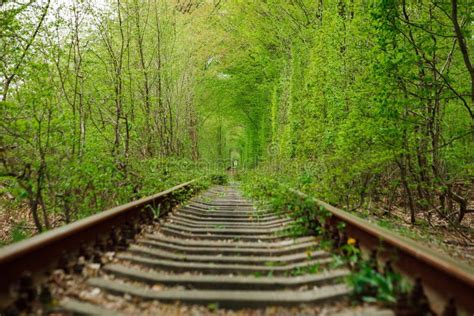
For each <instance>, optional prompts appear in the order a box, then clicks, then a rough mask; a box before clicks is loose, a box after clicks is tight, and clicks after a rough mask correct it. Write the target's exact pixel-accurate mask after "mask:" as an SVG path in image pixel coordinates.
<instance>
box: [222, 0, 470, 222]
mask: <svg viewBox="0 0 474 316" xmlns="http://www.w3.org/2000/svg"><path fill="white" fill-rule="evenodd" d="M472 5H473V3H472V1H456V0H452V1H437V0H429V1H395V0H389V1H374V2H371V1H325V2H322V1H257V2H255V1H233V2H232V3H229V5H228V10H229V11H228V12H227V14H226V15H225V16H224V17H223V18H222V19H221V23H222V24H223V26H224V28H225V29H226V30H229V31H228V32H229V34H230V36H229V38H228V41H229V46H230V47H234V48H235V49H234V50H233V51H232V53H233V57H232V61H229V62H228V64H226V65H225V69H226V70H225V71H226V73H228V74H229V75H230V79H229V80H228V81H230V82H232V83H228V84H227V85H228V86H229V87H230V90H225V89H222V87H219V91H220V93H221V94H222V95H226V96H228V95H232V94H237V95H236V96H235V98H234V103H235V107H236V108H238V109H240V110H241V111H242V112H243V113H244V114H245V115H247V116H248V117H249V119H248V127H247V130H246V131H247V134H248V135H249V137H248V139H249V140H251V141H247V142H246V147H243V148H242V151H243V152H244V154H243V156H244V157H248V159H249V164H254V163H255V162H261V163H260V167H261V173H260V174H266V175H267V176H269V177H271V178H278V179H279V180H280V181H284V179H285V178H286V179H287V180H288V181H290V182H293V183H294V184H296V185H299V186H302V187H303V188H304V189H305V190H308V191H311V192H312V193H314V194H316V195H318V196H320V197H322V198H323V199H325V200H327V201H329V202H331V203H333V204H336V205H340V206H343V207H345V208H346V209H349V210H351V209H355V208H358V207H360V206H362V205H364V204H372V205H373V204H376V205H382V206H383V207H384V208H386V210H387V211H388V212H390V210H391V209H392V207H393V206H395V205H398V206H402V207H404V208H405V209H407V210H408V212H409V214H410V217H411V221H412V223H415V220H416V214H418V213H421V212H423V213H424V214H427V216H429V214H433V213H434V214H437V215H439V216H442V217H445V218H446V219H448V220H449V221H451V222H461V221H462V219H463V217H464V216H465V214H466V213H467V212H472V211H473V209H472V206H469V202H470V195H472V181H473V176H474V169H473V166H474V164H473V162H474V150H473V148H474V147H473V140H474V134H473V132H474V129H473V128H474V125H473V119H474V117H473V110H474V99H473V97H474V90H473V87H474V86H473V83H474V76H473V74H474V72H473V66H472V63H473V57H472V54H473V51H474V45H473V40H472V39H473V32H472V31H473V29H472V26H473V23H472Z"/></svg>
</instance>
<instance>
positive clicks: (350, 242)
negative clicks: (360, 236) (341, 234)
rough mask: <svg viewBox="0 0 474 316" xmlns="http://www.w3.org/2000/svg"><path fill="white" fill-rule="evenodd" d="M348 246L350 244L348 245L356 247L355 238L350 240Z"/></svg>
mask: <svg viewBox="0 0 474 316" xmlns="http://www.w3.org/2000/svg"><path fill="white" fill-rule="evenodd" d="M347 244H348V245H351V246H354V245H355V244H356V240H355V238H349V239H348V240H347Z"/></svg>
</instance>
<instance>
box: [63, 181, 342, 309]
mask: <svg viewBox="0 0 474 316" xmlns="http://www.w3.org/2000/svg"><path fill="white" fill-rule="evenodd" d="M290 225H291V219H290V218H289V216H288V214H275V213H273V212H271V211H270V210H258V209H256V208H255V207H254V205H253V204H252V203H251V202H249V201H248V200H246V199H245V198H244V197H243V196H242V195H241V193H240V191H239V189H238V187H236V186H216V187H213V188H211V189H209V190H208V191H206V192H204V193H202V194H200V195H199V196H197V197H195V198H192V199H191V200H189V201H188V202H187V203H186V204H184V205H182V206H180V207H178V208H177V209H175V210H173V212H171V213H170V214H167V215H166V216H165V217H164V218H163V219H161V220H160V222H159V224H156V225H155V226H153V227H154V229H153V230H151V231H150V230H149V231H148V232H144V233H141V234H140V235H138V236H137V237H136V238H135V240H134V241H133V242H132V243H131V244H130V245H129V246H128V248H126V250H124V251H122V252H118V253H116V254H115V256H114V259H113V260H112V261H110V262H109V263H107V264H105V265H103V266H102V267H101V268H100V271H99V273H97V274H96V275H95V276H93V277H89V278H88V279H87V280H86V281H85V286H88V287H89V288H90V289H100V292H101V293H107V295H106V296H105V297H106V298H105V299H104V300H105V302H101V301H100V300H94V299H87V298H85V299H84V298H77V297H69V298H65V299H63V301H62V308H63V309H64V310H67V311H70V312H73V313H84V314H94V313H95V314H106V311H110V314H113V313H114V312H115V314H120V313H124V314H127V313H129V312H130V311H128V312H127V311H126V310H125V311H124V310H120V308H119V307H117V306H119V305H120V304H118V305H114V304H112V302H114V299H113V298H114V296H115V297H120V298H122V297H127V299H128V300H129V301H132V302H133V304H134V305H136V306H138V307H137V308H139V306H141V305H140V304H141V302H149V301H154V302H168V303H169V302H180V304H185V305H186V304H204V305H207V306H209V305H211V304H212V305H213V306H218V307H219V308H220V307H223V308H254V307H267V306H274V305H275V306H277V305H278V306H289V305H300V304H316V305H317V304H323V303H328V302H333V301H338V300H341V299H345V298H347V296H348V295H349V294H350V289H349V288H348V286H347V285H346V284H345V283H344V280H343V278H344V277H346V276H347V275H348V274H349V271H348V270H346V269H332V268H331V262H332V257H331V255H330V254H329V253H328V252H326V251H324V250H321V249H320V247H319V243H318V240H317V239H316V238H314V237H312V236H307V237H299V238H293V237H292V236H291V235H290V231H289V227H290ZM145 312H146V311H145Z"/></svg>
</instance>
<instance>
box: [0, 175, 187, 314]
mask: <svg viewBox="0 0 474 316" xmlns="http://www.w3.org/2000/svg"><path fill="white" fill-rule="evenodd" d="M195 181H196V180H192V181H189V182H186V183H182V184H180V185H177V186H175V187H173V188H171V189H168V190H166V191H163V192H160V193H157V194H155V195H152V196H149V197H145V198H142V199H139V200H136V201H133V202H130V203H127V204H124V205H121V206H117V207H114V208H112V209H109V210H106V211H104V212H101V213H98V214H96V215H92V216H90V217H87V218H85V219H82V220H79V221H77V222H74V223H72V224H68V225H65V226H62V227H59V228H56V229H53V230H51V231H49V232H46V233H43V234H40V235H37V236H35V237H33V238H30V239H27V240H24V241H21V242H18V243H16V244H13V245H10V246H7V247H5V248H3V249H1V250H0V311H1V310H2V309H3V308H5V307H6V306H8V305H9V304H11V303H12V302H13V301H14V300H15V299H18V292H19V287H20V288H21V287H22V286H24V285H25V284H23V285H22V284H21V283H22V282H23V283H27V284H28V286H30V287H32V286H33V285H34V284H35V283H37V282H38V281H40V280H41V279H43V278H44V277H45V273H47V271H48V270H50V269H52V268H54V267H57V265H58V261H59V262H60V261H61V260H63V261H64V260H66V261H67V260H68V258H69V259H73V258H74V257H75V256H77V254H80V253H81V252H87V249H90V248H92V247H93V246H94V247H99V248H100V247H102V248H104V247H109V246H112V247H116V246H117V245H119V244H120V243H124V242H126V239H127V238H131V237H132V236H133V235H134V234H135V233H137V232H138V229H139V228H138V226H139V224H140V223H142V222H143V221H151V220H152V219H153V216H154V215H153V209H156V208H160V209H165V211H166V210H168V209H169V208H170V207H171V206H172V204H174V203H176V199H175V198H176V196H175V195H176V194H177V193H179V192H182V191H183V190H189V189H190V188H191V186H192V184H193V183H195ZM25 278H27V280H26V281H24V279H25ZM22 279H23V281H21V280H22ZM19 283H20V284H19Z"/></svg>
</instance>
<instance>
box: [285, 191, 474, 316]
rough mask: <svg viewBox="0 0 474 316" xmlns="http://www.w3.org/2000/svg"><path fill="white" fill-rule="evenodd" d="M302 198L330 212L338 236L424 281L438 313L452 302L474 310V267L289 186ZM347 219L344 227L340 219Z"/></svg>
mask: <svg viewBox="0 0 474 316" xmlns="http://www.w3.org/2000/svg"><path fill="white" fill-rule="evenodd" d="M290 191H291V192H292V193H294V194H296V195H297V196H298V197H299V198H302V199H305V200H308V199H310V200H312V201H313V202H314V203H315V204H316V205H317V206H319V207H323V208H324V209H325V210H327V211H328V212H329V213H330V214H331V217H330V220H329V223H330V226H331V227H332V229H333V231H334V232H336V233H337V234H338V235H339V236H338V237H337V238H340V239H343V238H348V237H351V238H355V239H356V240H357V241H358V243H359V245H360V247H361V248H362V249H363V250H366V251H367V250H369V251H372V252H373V254H375V255H376V256H377V260H378V261H381V262H385V263H386V262H387V261H390V264H391V265H392V266H393V268H394V269H395V270H396V271H398V272H399V273H401V274H402V275H404V276H406V277H408V278H409V279H412V280H418V282H419V281H421V284H422V285H423V288H424V291H425V294H426V295H427V297H428V298H429V300H430V306H431V308H432V309H433V311H435V312H436V313H438V314H441V313H443V312H445V311H447V310H448V309H449V308H452V307H453V306H455V307H456V309H457V310H458V311H463V312H467V313H469V315H473V314H474V299H473V298H474V269H473V268H472V267H470V266H468V265H467V264H463V263H460V262H459V261H455V260H453V259H452V258H450V257H447V256H445V255H442V254H441V253H438V252H435V251H433V250H431V249H430V248H428V247H426V246H424V245H422V244H420V243H417V242H415V241H413V240H410V239H407V238H404V237H402V236H399V235H396V234H394V233H392V232H390V231H388V230H387V229H384V228H381V227H379V226H377V225H374V224H372V223H369V222H368V221H366V220H364V219H361V218H359V217H356V216H354V215H352V214H349V213H348V212H345V211H343V210H341V209H338V208H336V207H334V206H332V205H330V204H328V203H326V202H324V201H321V200H318V199H316V198H313V197H309V196H308V195H306V194H304V193H302V192H300V191H297V190H294V189H290ZM340 222H342V223H345V225H344V226H345V228H344V229H343V230H339V229H337V226H338V223H340Z"/></svg>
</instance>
